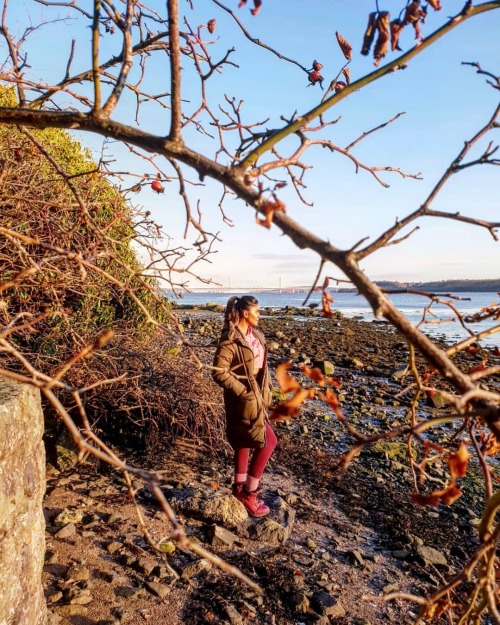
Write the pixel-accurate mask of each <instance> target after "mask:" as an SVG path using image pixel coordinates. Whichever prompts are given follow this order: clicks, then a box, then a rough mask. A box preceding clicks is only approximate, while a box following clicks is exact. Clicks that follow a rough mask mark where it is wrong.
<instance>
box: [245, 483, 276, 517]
mask: <svg viewBox="0 0 500 625" xmlns="http://www.w3.org/2000/svg"><path fill="white" fill-rule="evenodd" d="M259 495H260V492H259V491H257V490H254V491H252V492H250V491H248V490H247V489H246V487H243V488H242V490H241V496H239V497H238V499H239V501H241V503H242V504H243V505H244V506H245V508H246V509H247V512H248V514H249V515H250V516H253V517H256V518H258V517H263V516H266V515H267V514H269V512H270V510H269V507H268V506H266V504H265V503H264V502H263V501H262V499H259V498H258V496H259Z"/></svg>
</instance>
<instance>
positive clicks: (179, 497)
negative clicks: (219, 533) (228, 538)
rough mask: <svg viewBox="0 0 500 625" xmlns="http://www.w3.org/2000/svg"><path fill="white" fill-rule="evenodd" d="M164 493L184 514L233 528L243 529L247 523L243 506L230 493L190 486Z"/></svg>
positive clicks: (177, 509) (174, 506)
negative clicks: (220, 493)
mask: <svg viewBox="0 0 500 625" xmlns="http://www.w3.org/2000/svg"><path fill="white" fill-rule="evenodd" d="M165 494H166V495H167V497H169V498H170V503H171V505H172V507H173V508H174V509H175V510H176V511H179V512H182V513H183V514H184V515H186V516H190V517H193V518H196V519H200V520H202V521H205V522H209V523H216V524H217V525H221V526H223V527H226V528H228V529H235V530H243V529H245V528H246V526H247V524H248V513H247V511H246V509H245V506H244V505H243V504H242V503H241V502H240V501H238V500H237V499H236V498H235V497H233V496H232V495H219V494H217V493H214V492H213V491H210V492H208V490H207V491H203V490H201V489H195V488H190V487H186V488H182V489H176V490H173V491H167V492H166V493H165Z"/></svg>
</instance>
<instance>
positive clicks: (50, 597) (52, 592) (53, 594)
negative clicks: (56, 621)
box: [45, 588, 63, 603]
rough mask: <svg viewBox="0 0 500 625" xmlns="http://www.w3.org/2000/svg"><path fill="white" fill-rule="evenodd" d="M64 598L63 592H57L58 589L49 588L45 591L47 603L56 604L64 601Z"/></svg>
mask: <svg viewBox="0 0 500 625" xmlns="http://www.w3.org/2000/svg"><path fill="white" fill-rule="evenodd" d="M62 596H63V594H62V592H61V591H60V590H57V588H47V590H46V591H45V599H46V600H47V603H55V602H56V601H59V599H62Z"/></svg>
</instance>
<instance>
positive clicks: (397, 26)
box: [390, 19, 404, 52]
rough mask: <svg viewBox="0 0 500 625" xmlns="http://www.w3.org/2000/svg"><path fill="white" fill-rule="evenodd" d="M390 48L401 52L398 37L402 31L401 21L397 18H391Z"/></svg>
mask: <svg viewBox="0 0 500 625" xmlns="http://www.w3.org/2000/svg"><path fill="white" fill-rule="evenodd" d="M390 27H391V50H392V51H393V52H394V50H399V51H400V52H401V48H400V47H399V38H400V36H401V33H402V32H403V28H404V25H403V22H402V21H401V20H399V19H395V20H392V22H391V24H390Z"/></svg>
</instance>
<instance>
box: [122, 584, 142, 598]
mask: <svg viewBox="0 0 500 625" xmlns="http://www.w3.org/2000/svg"><path fill="white" fill-rule="evenodd" d="M115 593H116V594H117V595H118V596H119V597H124V598H125V599H132V600H133V599H138V598H139V597H140V596H141V595H143V594H144V588H142V586H118V587H117V588H115Z"/></svg>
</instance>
